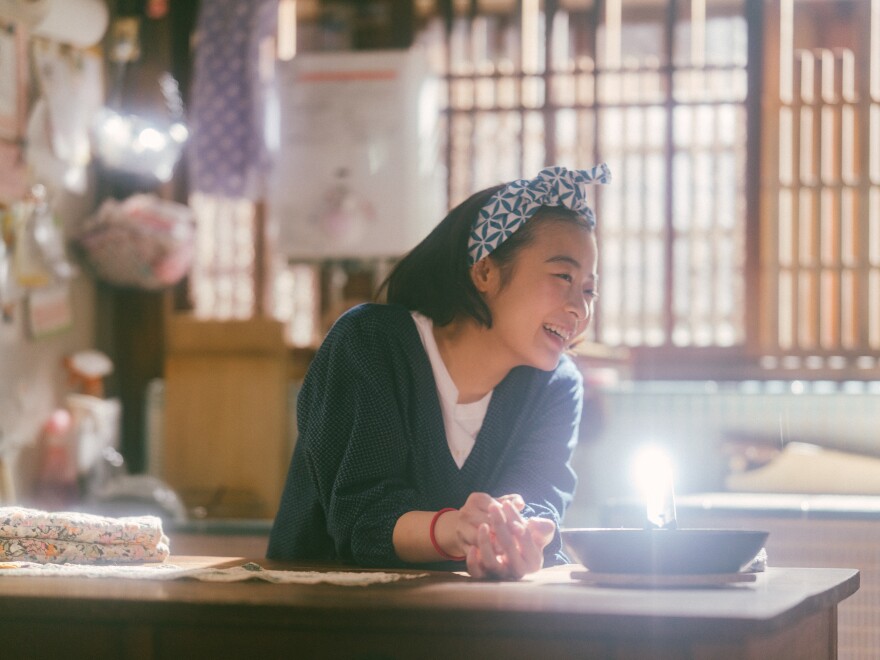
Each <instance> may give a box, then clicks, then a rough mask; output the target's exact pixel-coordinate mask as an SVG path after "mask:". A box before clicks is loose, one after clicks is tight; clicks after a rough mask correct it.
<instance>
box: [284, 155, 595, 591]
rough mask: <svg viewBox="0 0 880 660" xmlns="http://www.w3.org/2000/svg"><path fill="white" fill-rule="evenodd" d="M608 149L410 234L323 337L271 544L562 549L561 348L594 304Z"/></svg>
mask: <svg viewBox="0 0 880 660" xmlns="http://www.w3.org/2000/svg"><path fill="white" fill-rule="evenodd" d="M609 180H610V174H609V172H608V170H607V167H605V166H604V165H602V166H599V167H597V168H594V169H593V170H590V171H582V170H567V169H565V168H561V167H554V168H547V169H545V170H542V172H541V173H540V174H539V175H538V176H537V177H536V178H535V179H531V180H517V181H513V182H511V183H509V184H506V185H503V186H497V187H494V188H490V189H488V190H484V191H482V192H479V193H476V194H475V195H473V196H472V197H470V198H469V199H468V200H466V201H465V202H463V203H462V204H461V205H459V206H458V207H456V208H455V209H453V210H452V211H450V213H449V215H447V217H446V218H445V219H444V220H443V221H442V222H441V223H440V224H439V225H438V226H437V227H436V228H435V229H434V231H433V232H432V233H431V234H430V235H429V236H428V237H427V238H425V239H424V240H423V241H422V242H421V243H420V244H419V245H418V246H416V248H414V249H413V250H412V251H411V252H410V253H409V254H408V255H407V256H406V257H404V258H403V259H402V260H401V262H400V263H399V264H398V265H397V267H396V268H395V270H394V271H393V272H392V274H391V275H390V277H389V278H388V280H387V282H386V283H385V284H384V285H383V287H384V288H387V304H381V305H380V304H368V305H361V306H359V307H356V308H354V309H352V310H350V311H349V312H347V313H346V314H344V315H343V316H342V317H340V319H339V320H338V321H337V322H336V324H335V325H334V326H333V328H332V329H331V331H330V333H329V334H328V336H327V338H326V339H325V341H324V343H323V345H322V347H321V349H320V350H319V352H318V354H317V356H316V358H315V360H314V361H313V363H312V365H311V367H310V370H309V373H308V376H307V377H306V380H305V382H304V385H303V389H302V393H301V395H300V398H299V401H298V409H297V415H298V425H299V430H300V438H299V440H298V442H297V446H296V450H295V453H294V456H293V460H292V462H291V467H290V472H289V475H288V481H287V485H286V487H285V492H284V494H283V496H282V500H281V506H280V508H279V513H278V516H277V517H276V520H275V525H274V528H273V531H272V535H271V538H270V543H269V551H268V554H269V557H271V558H273V559H301V560H335V561H340V560H341V561H348V562H356V563H359V564H362V565H368V566H400V565H407V564H432V565H434V564H436V565H438V566H442V567H444V568H453V569H457V568H460V563H461V562H466V566H467V569H468V570H469V571H470V573H471V574H472V575H474V576H476V577H494V578H519V577H522V576H523V575H525V574H526V573H529V572H532V571H536V570H538V569H540V568H541V567H542V566H545V565H553V564H559V563H564V562H566V561H568V558H567V557H566V556H565V554H564V553H563V552H562V546H561V540H560V536H559V531H558V530H559V525H560V523H561V519H562V515H563V514H564V512H565V508H566V506H567V505H568V503H569V502H570V501H571V498H572V495H573V492H574V487H575V483H576V478H575V475H574V473H573V471H572V470H571V467H570V465H569V462H570V458H571V454H572V451H573V449H574V445H575V442H576V439H577V429H578V425H579V423H580V414H581V399H582V394H583V386H582V382H581V376H580V374H579V372H578V371H577V369H576V368H575V367H574V365H573V363H572V362H571V360H569V359H568V357H567V356H566V355H565V350H566V349H567V348H568V346H570V345H571V342H572V341H573V340H574V339H575V338H576V337H577V336H578V335H579V334H580V333H582V332H583V331H584V330H585V329H586V327H587V324H588V323H589V321H590V318H591V316H592V306H593V301H594V299H595V297H596V267H597V259H598V255H597V246H596V239H595V235H594V233H593V227H594V224H595V220H594V217H593V212H592V210H591V209H590V208H589V206H588V205H587V203H586V197H585V193H586V189H587V186H588V185H589V184H592V183H606V182H607V181H609Z"/></svg>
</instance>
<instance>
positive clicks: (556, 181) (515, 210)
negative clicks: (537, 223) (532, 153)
mask: <svg viewBox="0 0 880 660" xmlns="http://www.w3.org/2000/svg"><path fill="white" fill-rule="evenodd" d="M610 182H611V171H610V170H609V169H608V165H606V164H605V163H602V164H601V165H597V166H596V167H594V168H593V169H590V170H569V169H567V168H565V167H545V168H544V169H543V170H541V171H540V172H539V173H538V176H536V177H535V178H534V179H531V180H529V179H517V180H516V181H511V182H510V183H509V184H507V185H506V186H504V188H502V189H501V190H499V191H498V192H497V193H495V194H494V195H492V198H491V199H490V200H489V201H488V202H487V203H486V205H485V206H483V208H482V209H480V212H479V214H477V219H476V221H475V222H474V226H473V228H472V229H471V235H470V238H469V239H468V258H469V261H470V263H471V265H473V264H475V263H477V262H478V261H479V260H480V259H482V258H483V257H485V256H486V255H488V254H491V253H492V252H494V251H495V249H496V248H497V247H498V246H499V245H501V244H502V243H503V242H504V241H506V240H507V239H508V238H510V236H511V235H512V234H513V232H515V231H516V230H517V229H519V228H520V227H522V226H523V224H524V223H526V222H527V221H528V220H529V219H530V218H531V217H532V216H533V215H535V213H536V212H537V211H538V209H540V208H541V207H542V206H564V207H566V208H568V209H571V210H572V211H574V212H575V213H579V214H580V215H582V216H584V217H586V218H587V221H588V222H589V223H590V224H591V225H592V224H595V222H596V216H595V214H594V213H593V209H591V208H590V207H589V205H588V204H587V197H586V187H587V186H588V185H594V184H597V183H610Z"/></svg>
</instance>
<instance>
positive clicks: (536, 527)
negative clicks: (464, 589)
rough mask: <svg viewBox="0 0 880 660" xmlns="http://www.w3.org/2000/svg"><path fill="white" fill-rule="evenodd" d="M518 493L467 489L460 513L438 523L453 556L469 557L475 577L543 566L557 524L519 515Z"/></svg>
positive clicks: (514, 574)
mask: <svg viewBox="0 0 880 660" xmlns="http://www.w3.org/2000/svg"><path fill="white" fill-rule="evenodd" d="M524 507H525V502H524V501H523V498H522V497H520V496H519V495H516V494H514V495H503V496H501V497H499V498H494V497H492V496H491V495H488V494H486V493H471V495H470V496H469V497H468V499H467V501H466V502H465V503H464V506H462V507H461V508H460V509H459V510H458V511H450V512H449V513H445V514H443V515H442V516H441V517H440V519H439V520H438V521H437V533H438V537H440V538H443V539H444V541H445V542H446V543H447V544H449V548H447V550H451V551H452V552H451V554H457V555H465V556H466V557H467V568H468V572H469V573H470V574H471V575H472V576H473V577H476V578H494V579H508V580H518V579H519V578H521V577H522V576H524V575H526V574H527V573H534V572H535V571H537V570H540V569H541V567H542V566H543V565H544V548H545V547H546V546H547V544H548V543H550V541H551V540H552V539H553V534H554V532H555V531H556V524H555V523H554V522H553V521H552V520H547V519H546V518H528V519H526V518H523V517H522V515H520V512H521V511H522V510H523V508H524Z"/></svg>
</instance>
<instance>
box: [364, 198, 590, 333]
mask: <svg viewBox="0 0 880 660" xmlns="http://www.w3.org/2000/svg"><path fill="white" fill-rule="evenodd" d="M505 185H506V184H505ZM503 187H504V185H498V186H493V187H492V188H486V189H485V190H481V191H479V192H477V193H474V194H473V195H471V196H470V197H468V198H467V199H466V200H465V201H464V202H462V203H461V204H459V205H458V206H456V207H455V208H454V209H452V210H451V211H450V212H449V213H448V214H447V216H446V217H445V218H443V220H442V221H441V222H440V224H438V225H437V226H436V227H434V229H433V230H432V231H431V233H430V234H428V236H426V237H425V238H424V239H423V240H422V241H421V242H420V243H419V244H418V245H416V246H415V247H414V248H413V249H412V250H411V251H410V252H409V253H408V254H407V255H406V256H404V257H403V259H401V260H400V261H399V262H398V263H397V265H396V266H395V267H394V269H393V270H392V271H391V274H390V275H389V276H388V277H387V278H386V280H385V281H384V282H383V283H382V285H381V286H380V287H379V291H378V294H377V295H381V294H382V292H383V291H385V292H386V293H387V301H388V302H389V303H392V304H397V305H402V306H404V307H406V308H407V309H409V310H412V311H416V312H419V313H420V314H424V315H425V316H427V317H428V318H430V319H431V320H432V321H433V322H434V324H435V325H438V326H444V325H447V324H449V323H451V322H452V320H453V319H455V318H456V317H458V316H462V315H466V316H470V317H471V318H473V319H475V320H476V321H477V322H478V323H480V324H481V325H484V326H486V327H489V328H491V327H492V313H491V312H490V311H489V307H488V305H486V302H485V300H483V296H482V295H481V294H480V292H479V291H477V288H476V287H475V286H474V283H473V280H471V274H470V268H471V265H470V263H469V260H468V249H467V248H468V237H469V236H470V232H471V228H472V227H473V224H474V220H475V219H476V217H477V214H478V213H479V212H480V209H482V208H483V206H485V205H486V203H487V202H488V201H489V199H490V198H491V197H492V195H494V194H495V193H496V192H498V191H499V190H501V189H502V188H503ZM551 220H552V221H562V222H572V223H574V224H577V225H579V226H581V227H583V228H584V229H586V230H587V231H592V229H593V223H592V222H591V221H590V220H588V219H587V218H586V217H584V216H582V215H580V214H578V213H576V212H575V211H572V210H571V209H568V208H566V207H564V206H542V207H541V208H540V209H539V210H538V211H537V213H535V215H534V216H532V218H531V219H529V220H528V222H526V223H524V224H523V225H522V226H521V227H520V228H519V229H518V230H517V231H515V232H514V233H513V234H512V235H511V236H510V238H508V239H507V240H506V241H504V242H503V243H502V244H501V245H499V246H498V247H497V248H496V249H495V250H494V251H493V252H492V253H491V254H490V255H489V258H490V259H494V260H495V262H496V263H497V264H498V266H499V267H500V268H501V285H502V286H505V285H506V284H507V282H508V281H509V280H510V276H511V274H512V273H513V265H514V262H515V257H516V255H517V253H519V251H520V250H521V249H522V248H524V247H525V246H527V245H529V244H530V243H531V242H532V241H533V240H534V238H535V234H536V232H537V231H538V227H539V226H540V225H542V224H544V222H546V221H551Z"/></svg>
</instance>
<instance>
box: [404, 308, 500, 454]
mask: <svg viewBox="0 0 880 660" xmlns="http://www.w3.org/2000/svg"><path fill="white" fill-rule="evenodd" d="M411 314H412V317H413V320H414V321H415V322H416V328H418V330H419V336H420V337H421V339H422V345H423V346H424V347H425V352H426V353H427V354H428V359H429V360H430V361H431V369H432V371H433V372H434V382H435V383H436V384H437V394H438V396H439V398H440V410H441V411H442V412H443V426H444V428H445V429H446V443H447V444H448V445H449V452H450V453H451V454H452V460H454V461H455V464H456V465H457V466H458V467H459V468H461V466H462V465H464V462H465V461H466V460H467V457H468V456H469V455H470V453H471V450H472V449H473V448H474V442H476V440H477V433H479V432H480V427H482V426H483V420H484V419H485V417H486V410H487V409H488V408H489V400H490V399H491V398H492V392H489V393H488V394H487V395H486V396H484V397H483V398H482V399H480V400H479V401H475V402H474V403H459V402H458V388H457V387H456V386H455V383H453V382H452V376H450V375H449V370H448V369H447V368H446V364H445V363H444V362H443V358H442V357H440V351H439V350H438V349H437V341H436V340H435V339H434V323H433V322H432V321H431V319H429V318H428V317H427V316H424V315H422V314H419V313H418V312H411ZM493 391H494V390H493Z"/></svg>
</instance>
